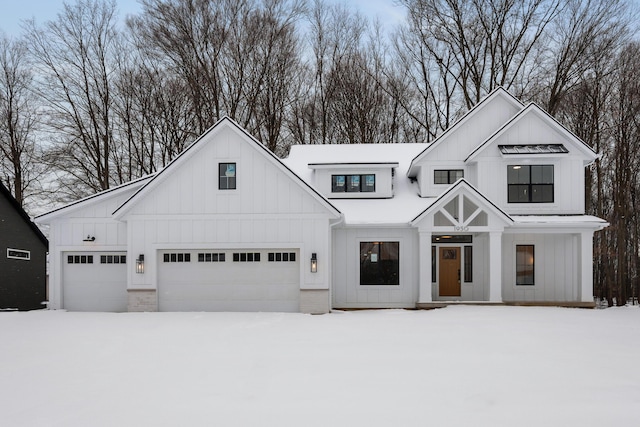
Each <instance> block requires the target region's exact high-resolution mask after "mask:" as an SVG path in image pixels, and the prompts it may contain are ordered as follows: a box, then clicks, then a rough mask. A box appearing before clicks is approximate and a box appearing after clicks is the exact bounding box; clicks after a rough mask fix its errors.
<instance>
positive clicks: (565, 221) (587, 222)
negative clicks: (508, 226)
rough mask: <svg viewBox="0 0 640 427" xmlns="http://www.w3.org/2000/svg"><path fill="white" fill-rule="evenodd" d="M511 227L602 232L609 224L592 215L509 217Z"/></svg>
mask: <svg viewBox="0 0 640 427" xmlns="http://www.w3.org/2000/svg"><path fill="white" fill-rule="evenodd" d="M511 219H513V226H514V227H516V228H518V227H526V228H534V227H562V228H585V226H590V227H588V228H594V229H596V230H602V229H603V228H605V227H606V226H608V225H609V223H608V222H607V221H605V220H603V219H601V218H598V217H595V216H592V215H511Z"/></svg>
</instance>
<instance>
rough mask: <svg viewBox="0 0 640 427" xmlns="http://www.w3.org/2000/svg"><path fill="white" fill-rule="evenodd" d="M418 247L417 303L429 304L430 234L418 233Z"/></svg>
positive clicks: (426, 232) (430, 298)
mask: <svg viewBox="0 0 640 427" xmlns="http://www.w3.org/2000/svg"><path fill="white" fill-rule="evenodd" d="M418 245H419V248H418V249H419V250H418V265H419V271H420V272H419V275H418V276H419V279H418V280H419V287H418V302H431V301H433V298H432V297H431V232H428V231H421V232H419V243H418Z"/></svg>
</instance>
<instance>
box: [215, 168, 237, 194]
mask: <svg viewBox="0 0 640 427" xmlns="http://www.w3.org/2000/svg"><path fill="white" fill-rule="evenodd" d="M218 188H219V189H220V190H235V189H236V164H235V163H220V164H218Z"/></svg>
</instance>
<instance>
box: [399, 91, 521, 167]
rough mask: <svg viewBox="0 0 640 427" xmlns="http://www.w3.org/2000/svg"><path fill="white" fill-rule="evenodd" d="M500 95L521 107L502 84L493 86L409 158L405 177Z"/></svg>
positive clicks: (518, 101)
mask: <svg viewBox="0 0 640 427" xmlns="http://www.w3.org/2000/svg"><path fill="white" fill-rule="evenodd" d="M499 95H502V96H503V97H504V98H505V99H506V100H508V101H509V102H511V103H513V105H515V106H517V107H523V106H524V104H523V103H522V102H520V100H519V99H518V98H516V97H514V96H513V95H511V94H510V93H509V91H507V90H506V89H504V88H503V87H502V86H499V87H497V88H495V89H494V90H493V91H492V92H491V93H489V94H488V95H487V96H486V97H485V98H484V99H483V100H482V101H480V102H478V103H477V104H476V105H474V106H473V107H472V108H471V109H470V110H469V111H467V112H466V113H465V114H464V115H463V116H462V117H460V118H459V119H458V120H457V121H456V122H455V123H454V124H452V125H451V126H449V127H448V128H447V129H445V131H444V133H442V134H441V135H440V136H438V137H437V138H436V139H435V141H433V142H432V143H431V144H429V146H428V147H427V148H425V149H424V150H422V152H421V153H420V154H418V155H417V156H416V157H415V158H414V159H413V160H411V164H410V165H409V169H407V177H409V178H414V177H416V176H417V171H415V167H416V166H415V164H416V163H418V162H420V161H421V160H422V159H423V158H424V157H425V156H426V155H427V154H428V153H429V152H430V151H431V150H433V149H434V147H436V146H438V145H440V144H441V143H442V141H443V140H445V139H446V137H447V136H448V135H449V134H451V133H452V132H453V131H455V130H456V129H457V128H459V127H460V126H462V125H463V124H464V123H465V122H467V121H468V120H469V119H470V118H471V117H473V116H474V115H475V114H476V112H478V111H480V110H481V109H482V106H483V105H485V104H486V103H487V102H488V101H489V100H491V99H493V98H495V97H496V96H499Z"/></svg>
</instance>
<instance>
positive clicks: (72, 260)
mask: <svg viewBox="0 0 640 427" xmlns="http://www.w3.org/2000/svg"><path fill="white" fill-rule="evenodd" d="M67 264H93V255H68V256H67Z"/></svg>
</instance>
